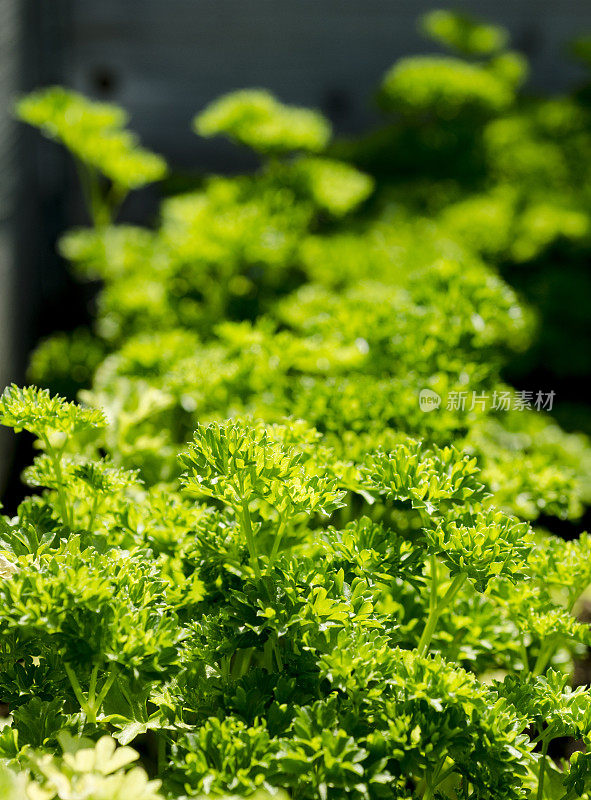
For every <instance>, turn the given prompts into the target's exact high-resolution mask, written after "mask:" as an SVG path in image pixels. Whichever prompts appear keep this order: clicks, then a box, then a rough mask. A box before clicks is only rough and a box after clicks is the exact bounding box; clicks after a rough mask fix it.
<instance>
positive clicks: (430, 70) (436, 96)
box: [380, 56, 513, 119]
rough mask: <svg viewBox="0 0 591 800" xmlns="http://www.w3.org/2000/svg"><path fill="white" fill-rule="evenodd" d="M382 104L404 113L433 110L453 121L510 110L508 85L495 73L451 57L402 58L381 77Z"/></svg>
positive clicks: (509, 89)
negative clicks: (462, 116)
mask: <svg viewBox="0 0 591 800" xmlns="http://www.w3.org/2000/svg"><path fill="white" fill-rule="evenodd" d="M380 98H381V103H382V105H383V107H384V108H386V109H387V110H393V111H402V112H404V113H407V114H416V113H421V112H428V111H434V112H435V113H437V114H441V115H442V116H444V117H447V118H451V119H453V118H454V117H456V116H457V115H458V114H459V113H461V112H464V111H474V112H480V113H482V112H484V113H488V114H492V113H495V112H498V111H502V110H504V109H506V108H508V107H509V105H510V104H511V101H512V100H513V92H512V89H511V85H510V83H508V82H507V81H505V80H503V79H502V78H501V77H500V76H498V75H496V74H495V72H494V70H491V69H487V68H486V67H482V66H479V65H477V64H469V63H466V62H465V61H461V60H459V59H455V58H451V57H443V56H441V57H436V56H429V57H427V56H421V57H419V56H415V57H414V58H406V59H401V60H400V61H399V62H398V63H397V64H396V65H395V66H394V67H392V69H391V70H390V72H388V73H387V74H386V76H385V77H384V81H383V83H382V86H381V90H380Z"/></svg>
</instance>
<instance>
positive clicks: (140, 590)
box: [0, 11, 591, 800]
mask: <svg viewBox="0 0 591 800" xmlns="http://www.w3.org/2000/svg"><path fill="white" fill-rule="evenodd" d="M423 24H424V28H425V30H426V31H427V32H428V34H429V35H430V36H431V37H432V38H434V39H435V40H436V41H438V42H439V43H442V44H444V45H445V46H446V47H447V48H449V49H451V50H452V51H453V55H452V56H440V57H425V58H423V57H416V58H412V59H403V60H402V61H401V62H399V63H398V64H397V65H395V66H394V67H393V69H392V70H391V71H389V73H388V74H387V76H386V78H385V80H384V82H383V85H382V88H381V91H380V96H381V100H382V103H383V105H384V107H385V108H386V109H388V112H389V113H390V114H392V117H391V123H390V124H389V125H388V126H387V127H386V128H384V129H382V130H381V131H378V132H376V133H374V134H371V135H370V136H369V137H366V138H365V139H361V140H358V141H355V142H345V143H342V142H341V143H334V144H332V145H330V146H329V138H330V126H329V125H328V123H327V122H326V120H324V119H323V118H322V116H321V115H319V114H318V113H317V112H312V111H308V110H306V109H299V108H293V107H290V106H284V105H283V104H281V103H280V102H279V101H278V100H276V99H275V98H274V97H273V96H272V95H270V94H269V93H267V92H265V91H262V90H253V91H250V90H249V91H240V92H237V93H233V94H231V95H227V96H226V97H224V98H222V99H220V100H219V101H217V102H216V103H214V104H212V105H211V106H209V107H208V108H207V109H206V110H205V111H204V112H202V113H201V114H199V115H198V116H197V117H196V119H195V122H194V126H195V128H196V130H197V132H198V133H200V134H201V135H207V136H213V135H218V134H220V135H225V136H228V137H229V138H230V139H232V140H233V141H236V142H237V143H239V144H242V145H246V146H248V147H251V148H252V149H254V150H255V151H256V152H257V153H259V154H260V155H261V156H262V157H263V163H262V166H261V168H260V170H259V171H257V172H256V173H254V174H252V175H243V176H239V177H236V178H227V177H224V178H222V177H211V178H208V179H206V180H205V181H204V182H203V184H202V186H201V187H200V188H199V189H198V190H195V191H191V192H188V193H185V194H182V195H178V196H172V197H170V198H168V199H167V200H166V201H165V202H164V203H163V204H162V212H161V219H160V222H159V224H158V227H157V228H156V229H155V230H147V229H143V228H139V227H132V226H127V225H114V224H106V223H107V222H108V221H110V220H111V217H110V216H109V215H108V214H107V213H106V212H103V211H99V213H95V214H94V217H95V219H94V222H95V225H94V227H93V228H91V229H84V230H77V231H73V232H69V233H67V234H66V235H65V236H64V238H63V239H62V241H61V243H60V249H61V252H62V254H63V255H64V256H65V257H66V258H67V259H68V260H69V261H70V262H71V263H72V265H73V267H74V269H75V271H76V273H77V274H78V275H79V276H80V277H82V278H85V279H90V280H97V279H99V280H100V281H102V284H103V288H102V291H101V294H100V296H99V300H98V312H97V322H96V330H95V333H94V334H93V335H92V336H89V335H88V334H74V335H73V336H72V337H67V338H66V337H63V336H61V337H60V338H58V339H56V340H53V341H52V340H50V341H49V342H47V343H45V344H43V345H42V347H41V349H40V350H39V351H38V353H37V354H36V356H35V357H34V360H33V365H32V374H33V375H34V376H35V380H36V381H38V382H39V383H50V382H51V381H52V380H53V381H54V382H58V381H59V382H62V384H64V385H67V387H68V389H67V391H68V392H71V391H72V390H73V386H74V385H76V384H78V385H81V384H82V383H85V384H87V386H89V388H87V389H86V390H85V391H83V392H81V393H80V395H79V397H80V400H82V402H83V405H77V404H75V403H69V402H67V401H65V400H63V399H62V398H60V397H56V396H54V395H53V394H50V393H49V392H48V391H46V390H42V389H37V388H35V387H28V388H25V389H19V388H17V387H9V389H8V390H7V391H6V392H5V394H4V395H3V397H2V400H0V423H2V424H4V425H7V426H9V427H11V428H13V429H15V430H21V429H25V430H28V431H30V432H31V433H33V435H34V436H36V437H37V440H38V441H37V445H38V447H39V449H40V450H41V451H42V452H41V453H40V454H39V455H38V456H37V457H36V458H35V459H34V461H33V463H32V465H31V466H30V467H29V468H28V469H27V470H25V473H24V479H25V481H26V482H27V483H28V484H29V485H30V486H32V487H35V489H36V490H37V491H38V494H36V495H33V496H31V497H29V498H27V499H26V500H25V501H23V503H22V504H21V505H20V506H19V508H18V509H17V513H16V515H15V516H14V517H13V518H8V517H4V518H2V519H0V608H2V611H0V664H1V669H0V698H1V699H3V700H6V701H7V702H8V703H9V704H10V711H11V718H10V719H9V721H8V722H6V723H5V724H4V725H3V727H2V730H1V731H0V763H3V764H4V767H1V769H2V771H1V772H0V786H2V788H3V789H5V793H9V792H12V793H13V794H14V793H15V792H20V795H17V796H19V797H21V796H23V792H28V793H29V795H30V796H31V798H32V800H37V798H47V799H48V800H51V798H53V797H57V798H60V797H63V798H64V800H65V798H66V797H69V798H71V797H73V796H74V794H76V796H77V797H78V796H80V797H88V798H89V800H99V798H100V799H101V800H107V798H109V800H110V799H111V798H112V797H118V796H122V793H123V792H124V793H125V795H126V796H129V798H130V800H132V798H134V797H135V796H136V795H137V797H138V800H139V798H142V800H144V798H146V799H147V798H150V799H151V798H154V800H156V798H158V797H159V796H160V795H159V794H158V793H159V792H161V794H162V795H163V796H166V797H169V798H186V797H203V796H218V797H219V796H223V795H224V794H228V793H229V794H230V795H232V796H253V797H257V798H259V797H267V793H270V795H272V796H276V792H277V790H278V789H279V788H282V789H287V790H289V792H290V793H291V795H292V796H293V797H294V798H298V799H299V800H316V798H318V797H320V798H322V800H329V799H330V800H341V798H354V799H355V800H362V799H363V800H379V799H380V798H385V797H394V796H395V797H400V798H405V799H407V800H411V798H421V800H435V798H437V800H440V798H449V800H452V798H453V800H457V799H458V798H465V800H468V798H470V800H489V798H491V797H494V798H500V799H504V800H523V798H526V797H536V798H537V800H571V798H574V797H575V796H585V792H589V790H590V789H591V770H590V769H589V764H590V763H591V762H590V760H589V759H588V758H587V754H586V753H582V754H577V755H575V756H574V757H573V758H572V759H571V760H570V764H567V763H564V764H561V765H560V769H559V768H558V767H557V766H556V765H555V763H554V761H553V759H552V758H551V757H550V755H549V752H551V750H550V747H551V745H552V742H553V741H554V740H556V739H557V738H558V737H565V736H569V737H573V738H576V739H577V740H582V741H583V742H586V743H590V742H591V707H590V705H589V703H590V700H589V698H590V694H589V691H588V690H586V689H576V690H571V689H570V686H569V682H570V676H571V671H572V664H573V659H574V658H575V657H576V656H577V654H580V653H581V652H582V651H583V650H584V648H585V647H587V646H588V645H589V644H590V642H591V638H590V635H589V628H588V626H587V625H586V624H584V623H582V622H581V621H579V620H578V619H577V616H576V614H577V611H578V608H579V606H580V605H581V603H582V602H583V601H584V598H585V594H586V592H587V591H588V588H589V585H590V583H591V573H590V572H589V568H588V564H589V553H588V550H589V541H588V537H587V536H582V537H580V538H579V539H577V540H576V541H573V542H571V543H565V542H563V541H562V540H560V539H558V538H557V537H555V536H552V535H550V534H548V533H547V532H545V531H544V530H535V529H533V528H531V527H530V523H531V524H535V523H536V521H537V520H539V519H540V517H542V516H543V517H544V520H545V521H546V522H547V521H550V520H552V518H557V519H562V520H573V521H574V520H577V519H579V518H580V517H581V515H582V514H583V512H584V510H585V507H586V506H588V505H589V504H590V503H591V484H590V481H589V466H590V464H591V448H590V447H589V442H588V440H587V439H586V438H585V437H584V436H583V435H578V434H566V433H565V432H564V431H562V430H561V429H560V428H559V426H558V425H557V424H555V423H554V422H553V421H552V420H551V419H550V418H549V417H548V416H547V415H546V414H544V413H543V412H540V411H534V410H531V409H530V410H528V409H527V407H526V406H527V404H526V405H525V406H524V407H523V408H522V409H516V408H509V409H507V408H503V407H491V406H490V404H489V405H488V406H486V407H482V405H481V402H480V401H481V399H482V397H485V396H487V395H489V396H495V397H498V396H501V395H505V394H508V393H509V391H510V387H509V386H508V385H507V383H506V382H505V381H504V380H503V370H504V369H506V367H507V364H508V363H509V361H510V359H512V358H513V359H516V358H523V359H527V358H528V357H530V356H528V353H529V354H531V352H532V349H531V345H532V341H533V340H534V337H535V336H536V335H538V333H537V331H538V329H537V328H536V319H535V314H534V313H533V312H532V310H531V309H529V308H528V307H527V306H526V305H525V304H524V303H523V302H522V301H521V300H520V298H519V297H518V295H517V294H516V292H515V291H514V290H513V289H511V287H510V286H509V285H508V284H507V283H506V281H505V280H504V278H503V277H501V275H507V274H513V272H512V271H515V272H516V271H517V270H519V271H520V272H519V274H520V275H523V276H527V273H528V270H530V271H531V272H535V271H536V269H537V268H538V267H539V266H540V264H547V265H548V269H550V268H551V266H552V263H553V259H554V258H555V257H556V254H567V255H568V254H570V255H569V257H571V258H572V260H573V264H578V263H579V262H580V263H583V261H584V258H585V256H586V254H588V247H589V229H590V224H591V221H590V218H589V203H588V200H589V195H588V186H587V177H588V176H587V174H586V170H585V168H584V166H583V165H584V164H585V163H586V155H588V151H589V150H591V140H590V139H589V134H588V131H587V128H586V126H587V123H588V109H587V107H586V106H585V104H584V102H583V100H582V99H580V98H578V99H576V98H562V99H554V100H538V101H530V100H527V101H526V100H523V99H522V98H521V97H520V94H519V87H520V85H521V83H522V81H523V80H524V77H525V72H526V70H525V64H524V62H523V60H522V59H521V57H520V56H518V55H516V54H515V53H512V52H510V51H508V50H507V49H506V43H507V37H506V35H505V33H504V31H502V30H501V29H498V28H496V27H494V26H488V25H483V24H480V23H478V22H476V21H473V20H471V19H468V18H467V17H464V16H460V15H455V14H451V13H449V12H442V11H438V12H433V13H432V14H430V15H428V16H427V17H426V19H425V21H424V23H423ZM19 108H20V113H21V115H22V116H23V117H26V118H27V119H28V121H31V122H33V124H38V125H40V126H42V127H43V128H44V129H45V130H47V131H48V132H50V134H51V135H53V136H54V137H57V138H59V139H60V140H62V141H63V142H64V143H65V144H66V145H67V146H68V147H69V148H70V149H71V150H72V151H73V153H74V154H75V155H76V157H77V158H78V159H79V160H81V161H83V162H84V163H85V164H86V165H87V167H88V169H91V171H95V172H96V171H100V172H101V174H102V175H104V176H106V177H107V178H109V179H110V181H111V182H112V185H113V186H119V185H121V186H124V187H125V190H126V191H127V189H131V188H133V185H132V182H131V179H129V180H128V181H127V183H125V181H124V179H123V178H122V177H117V173H116V170H115V169H114V167H113V166H112V164H111V162H110V160H109V158H110V156H109V157H107V155H105V153H106V152H107V151H105V150H101V149H100V146H99V143H97V142H94V143H93V140H94V139H100V138H101V137H102V136H103V134H104V135H105V139H109V137H110V136H111V135H113V137H114V139H113V141H115V140H117V137H118V136H119V134H120V133H122V132H123V133H125V135H124V136H123V137H122V139H123V140H125V141H127V142H130V143H131V144H130V147H131V148H132V149H133V148H134V147H135V140H132V139H128V138H127V134H126V132H125V131H124V130H123V127H122V126H123V124H124V116H123V115H122V112H119V111H118V110H116V109H113V108H112V107H110V106H107V107H106V106H103V105H100V104H99V105H96V104H91V103H89V102H88V101H85V100H83V99H82V98H79V97H78V96H73V95H72V94H71V93H66V92H65V91H63V90H57V89H53V90H49V91H48V92H47V94H43V95H38V94H36V95H34V96H33V99H30V100H27V99H25V100H23V101H21V104H20V106H19ZM117 146H119V145H117ZM126 146H127V145H126ZM107 149H108V148H107ZM99 152H100V153H101V154H102V155H100V156H99V155H97V154H98V153H99ZM126 152H127V151H126ZM123 160H125V159H123ZM140 161H141V159H140ZM146 163H147V162H146ZM154 163H155V162H152V164H154ZM132 165H136V166H137V162H135V161H133V160H132V161H130V162H129V164H128V167H129V170H130V174H132V173H133V170H132V169H131V166H132ZM134 169H135V167H134ZM139 172H140V171H139V170H138V172H136V173H133V174H135V175H136V178H137V175H138V173H139ZM156 172H157V170H154V172H153V173H152V174H153V175H154V176H155V174H156ZM121 174H123V173H121ZM143 175H144V178H143V179H147V171H145V172H144V173H143ZM137 179H138V180H139V178H137ZM100 185H101V187H102V188H104V186H103V184H100ZM102 188H101V191H102ZM109 191H111V190H109ZM117 191H118V190H116V192H115V193H117ZM101 197H102V198H103V199H102V200H101V201H100V202H99V206H98V208H99V209H101V208H103V206H104V205H105V204H106V205H109V203H110V201H109V200H107V199H106V198H107V196H106V195H101ZM499 271H500V273H501V275H500V274H499ZM524 280H525V278H524ZM546 290H547V291H549V289H548V287H546ZM540 291H541V289H540ZM84 353H88V359H87V360H86V361H85V359H84ZM561 357H562V359H563V361H564V368H565V369H567V368H569V366H568V362H567V360H566V359H565V358H564V353H562V356H561ZM95 367H96V369H95ZM570 368H572V362H571V367H570ZM91 374H92V379H90V375H91ZM70 379H71V382H70V383H68V381H69V380H70ZM421 389H427V390H430V392H431V393H433V394H434V395H435V396H438V397H439V399H440V405H439V407H438V408H437V409H436V410H434V411H433V412H430V413H425V411H424V410H423V409H422V408H421V406H420V404H419V392H420V391H421ZM462 394H463V395H464V396H466V397H467V400H468V402H466V403H463V404H459V403H458V404H454V403H453V402H451V399H452V398H453V397H458V396H459V395H462ZM107 737H109V738H107ZM113 738H114V739H115V740H116V741H117V742H118V743H119V747H115V744H114V741H113ZM131 743H136V744H137V747H138V748H140V747H141V749H142V753H143V757H144V758H145V761H146V764H147V766H149V768H150V770H151V774H152V773H154V774H156V775H157V777H158V779H159V781H161V782H162V786H161V787H160V785H158V784H156V783H153V782H150V781H148V778H147V776H146V774H145V773H144V772H143V771H141V770H140V771H139V772H138V771H137V768H136V769H135V770H134V769H132V770H128V769H127V767H128V765H129V763H131V760H132V758H135V754H134V753H133V751H131V750H130V748H129V747H128V745H129V744H131ZM58 744H59V745H60V746H62V748H63V749H64V751H65V752H64V755H63V756H57V755H56V753H57V752H58V751H57V747H58ZM104 764H107V765H108V766H107V767H104ZM85 792H86V794H85ZM134 792H135V793H136V795H134ZM8 796H9V797H10V800H12V797H11V796H10V794H8ZM25 796H27V795H25Z"/></svg>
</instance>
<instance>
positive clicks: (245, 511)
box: [241, 497, 261, 579]
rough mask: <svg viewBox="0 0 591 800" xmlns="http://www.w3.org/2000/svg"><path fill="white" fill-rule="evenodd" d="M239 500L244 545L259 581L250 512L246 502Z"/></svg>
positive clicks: (257, 558)
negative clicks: (240, 503) (240, 502)
mask: <svg viewBox="0 0 591 800" xmlns="http://www.w3.org/2000/svg"><path fill="white" fill-rule="evenodd" d="M241 500H242V525H243V527H244V533H245V534H246V544H247V546H248V552H249V554H250V560H251V561H252V566H253V569H254V574H255V575H256V577H257V578H258V579H260V578H261V569H260V567H259V557H258V554H257V549H256V545H255V542H254V533H253V531H252V522H251V520H250V510H249V508H248V501H247V500H245V499H244V498H243V497H242V498H241Z"/></svg>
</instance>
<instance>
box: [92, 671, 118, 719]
mask: <svg viewBox="0 0 591 800" xmlns="http://www.w3.org/2000/svg"><path fill="white" fill-rule="evenodd" d="M116 677H117V670H115V669H113V670H112V671H111V672H110V673H109V675H108V676H107V679H106V681H105V682H104V684H103V688H102V689H101V692H100V694H99V696H98V697H97V699H96V712H97V714H98V712H99V711H100V710H101V708H102V705H103V703H104V702H105V699H106V697H107V695H108V694H109V689H110V688H111V686H112V685H113V683H114V681H115V678H116Z"/></svg>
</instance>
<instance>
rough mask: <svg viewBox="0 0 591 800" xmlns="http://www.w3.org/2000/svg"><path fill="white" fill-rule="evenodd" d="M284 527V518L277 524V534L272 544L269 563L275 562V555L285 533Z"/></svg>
mask: <svg viewBox="0 0 591 800" xmlns="http://www.w3.org/2000/svg"><path fill="white" fill-rule="evenodd" d="M285 525H286V519H285V517H284V518H283V519H282V520H281V522H280V523H279V527H278V528H277V533H276V534H275V541H274V542H273V549H272V550H271V561H274V560H275V557H276V556H277V553H278V551H279V545H280V544H281V540H282V539H283V534H284V533H285Z"/></svg>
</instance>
